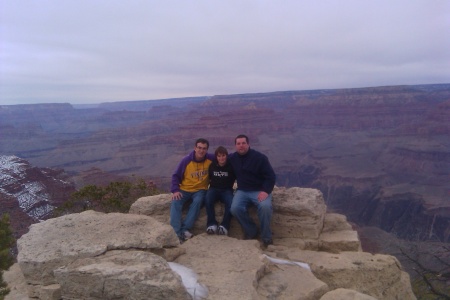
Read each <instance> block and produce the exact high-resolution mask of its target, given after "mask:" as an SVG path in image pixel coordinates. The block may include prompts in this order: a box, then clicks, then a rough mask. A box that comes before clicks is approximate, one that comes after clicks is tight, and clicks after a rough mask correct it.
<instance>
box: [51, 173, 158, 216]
mask: <svg viewBox="0 0 450 300" xmlns="http://www.w3.org/2000/svg"><path fill="white" fill-rule="evenodd" d="M160 193H161V191H159V190H158V189H157V188H156V186H155V185H153V184H152V183H147V182H146V181H145V180H143V179H137V180H134V181H132V182H131V181H115V182H111V183H109V184H108V185H107V186H97V185H87V186H85V187H83V188H82V189H80V190H79V191H77V192H75V193H73V194H72V195H71V197H70V199H69V201H67V202H66V203H65V204H64V205H62V206H61V207H59V208H58V209H57V210H56V211H55V214H56V215H57V216H58V215H64V214H68V213H78V212H82V211H85V210H95V211H100V212H106V213H109V212H121V213H127V212H128V211H129V209H130V207H131V205H132V204H133V203H134V202H135V201H136V200H137V199H138V198H140V197H144V196H151V195H156V194H160Z"/></svg>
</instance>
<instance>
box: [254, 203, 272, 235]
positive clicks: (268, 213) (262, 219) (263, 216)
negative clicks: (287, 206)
mask: <svg viewBox="0 0 450 300" xmlns="http://www.w3.org/2000/svg"><path fill="white" fill-rule="evenodd" d="M257 207H258V219H259V223H260V225H261V240H262V241H263V242H264V243H269V242H270V243H271V242H272V230H271V229H270V222H271V221H272V212H273V208H272V194H269V196H268V197H267V198H266V199H265V200H264V201H261V202H258V205H257Z"/></svg>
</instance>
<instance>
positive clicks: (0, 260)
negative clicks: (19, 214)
mask: <svg viewBox="0 0 450 300" xmlns="http://www.w3.org/2000/svg"><path fill="white" fill-rule="evenodd" d="M14 242H15V241H14V238H13V234H12V230H11V228H10V227H9V215H7V214H4V215H2V217H1V219H0V300H2V299H4V297H5V296H6V295H7V294H8V293H9V289H8V288H7V286H6V283H5V282H3V270H7V269H9V267H10V266H11V265H12V264H13V263H14V258H13V256H12V255H11V248H12V247H13V246H14Z"/></svg>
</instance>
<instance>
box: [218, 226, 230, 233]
mask: <svg viewBox="0 0 450 300" xmlns="http://www.w3.org/2000/svg"><path fill="white" fill-rule="evenodd" d="M219 235H228V230H227V229H226V228H225V227H223V226H222V225H220V226H219Z"/></svg>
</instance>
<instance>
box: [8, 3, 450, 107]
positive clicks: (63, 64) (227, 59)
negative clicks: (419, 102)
mask: <svg viewBox="0 0 450 300" xmlns="http://www.w3.org/2000/svg"><path fill="white" fill-rule="evenodd" d="M0 7H2V9H1V11H0V60H1V64H0V104H19V103H36V102H70V103H74V104H75V103H95V102H104V101H118V100H121V101H123V100H136V99H159V98H172V97H187V96H203V95H216V94H233V93H248V92H269V91H280V90H301V89H318V88H351V87H364V86H378V85H397V84H426V83H448V82H450V71H449V70H450V39H448V38H447V36H448V35H449V33H450V32H449V30H450V29H449V28H450V9H449V8H450V4H449V2H448V1H444V0H440V1H439V0H437V1H425V0H419V1H413V2H411V1H406V0H399V1H387V0H382V1H376V2H367V1H357V0H352V1H345V2H343V1H336V0H333V1H331V0H330V1H293V0H292V1H282V2H276V1H267V0H263V1H256V0H251V1H235V0H230V1H210V0H201V1H172V0H169V1H126V2H125V1H85V0H82V1H48V0H47V1H45V0H44V1H25V0H19V1H8V0H0Z"/></svg>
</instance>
